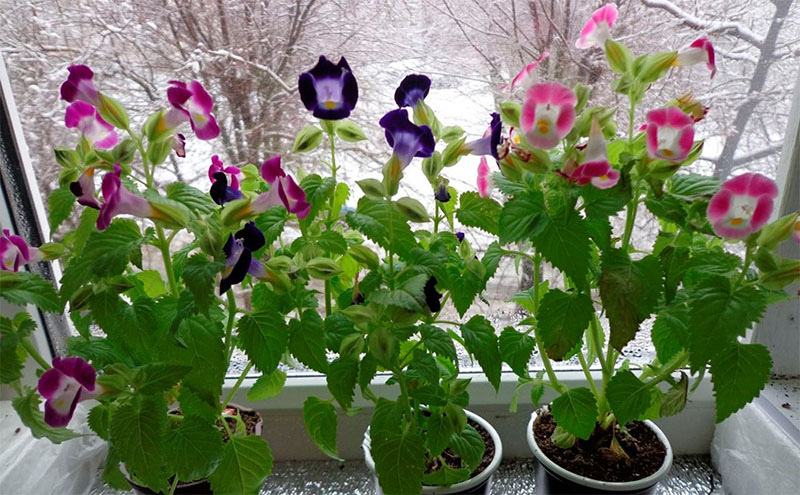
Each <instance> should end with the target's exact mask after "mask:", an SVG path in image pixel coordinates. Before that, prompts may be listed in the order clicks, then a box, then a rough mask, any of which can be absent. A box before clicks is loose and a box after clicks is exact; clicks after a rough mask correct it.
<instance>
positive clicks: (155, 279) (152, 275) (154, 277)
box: [134, 270, 167, 299]
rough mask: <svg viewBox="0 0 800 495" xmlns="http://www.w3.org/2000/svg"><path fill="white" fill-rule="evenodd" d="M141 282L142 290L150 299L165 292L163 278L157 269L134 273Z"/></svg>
mask: <svg viewBox="0 0 800 495" xmlns="http://www.w3.org/2000/svg"><path fill="white" fill-rule="evenodd" d="M134 276H135V277H136V279H138V280H139V281H140V282H141V283H142V290H144V293H145V294H146V295H147V297H149V298H151V299H156V298H158V297H159V296H163V295H164V294H166V293H167V288H166V286H165V285H164V280H163V279H162V278H161V274H160V273H159V272H158V270H144V271H141V272H136V275H134Z"/></svg>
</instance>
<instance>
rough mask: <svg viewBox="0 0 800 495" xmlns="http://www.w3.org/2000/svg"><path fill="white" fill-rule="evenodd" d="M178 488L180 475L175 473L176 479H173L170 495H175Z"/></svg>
mask: <svg viewBox="0 0 800 495" xmlns="http://www.w3.org/2000/svg"><path fill="white" fill-rule="evenodd" d="M177 487H178V473H175V477H174V478H173V479H172V485H170V487H169V495H173V494H174V493H175V488H177Z"/></svg>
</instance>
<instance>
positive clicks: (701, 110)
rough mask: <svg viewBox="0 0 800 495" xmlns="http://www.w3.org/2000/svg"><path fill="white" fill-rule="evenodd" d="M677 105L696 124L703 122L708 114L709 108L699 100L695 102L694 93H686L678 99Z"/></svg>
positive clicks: (676, 100)
mask: <svg viewBox="0 0 800 495" xmlns="http://www.w3.org/2000/svg"><path fill="white" fill-rule="evenodd" d="M675 105H676V106H677V107H678V108H680V109H681V110H682V111H683V113H685V114H686V115H688V116H690V117H691V118H692V120H694V121H695V122H699V121H701V120H703V117H705V115H706V113H708V107H707V106H705V105H703V103H702V102H700V101H699V100H695V98H694V95H692V93H684V94H682V95H681V96H679V97H678V98H676V99H675Z"/></svg>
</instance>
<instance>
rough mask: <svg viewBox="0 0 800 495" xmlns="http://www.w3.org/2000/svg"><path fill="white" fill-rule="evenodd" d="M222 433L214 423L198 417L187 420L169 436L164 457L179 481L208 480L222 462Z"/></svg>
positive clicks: (189, 417) (171, 431)
mask: <svg viewBox="0 0 800 495" xmlns="http://www.w3.org/2000/svg"><path fill="white" fill-rule="evenodd" d="M222 450H223V447H222V433H221V432H220V431H219V428H217V426H216V425H215V424H214V423H209V422H206V421H204V420H202V419H200V418H199V417H197V416H188V417H185V418H184V419H183V420H182V421H181V422H180V425H179V426H178V427H177V428H175V429H172V430H169V431H168V432H167V436H166V441H165V447H164V453H165V455H166V460H168V461H169V463H170V471H173V472H176V473H178V479H180V480H183V481H192V480H196V479H199V478H205V477H206V476H208V475H209V474H211V473H212V472H214V469H215V468H216V467H217V463H219V461H220V455H221V451H222Z"/></svg>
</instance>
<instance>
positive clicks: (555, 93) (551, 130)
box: [520, 82, 578, 149]
mask: <svg viewBox="0 0 800 495" xmlns="http://www.w3.org/2000/svg"><path fill="white" fill-rule="evenodd" d="M577 103H578V100H577V98H575V93H573V92H572V90H570V89H569V88H568V87H566V86H564V85H563V84H561V83H557V82H551V83H541V84H536V85H534V86H532V87H531V88H530V89H529V90H528V92H527V93H526V95H525V103H524V104H523V105H522V115H521V116H520V126H521V127H522V131H523V132H524V133H525V137H526V138H527V139H528V142H529V143H531V144H532V145H533V146H536V147H537V148H544V149H550V148H554V147H555V146H556V145H557V144H558V142H559V141H560V140H561V139H563V138H564V136H566V135H567V134H569V131H570V130H571V129H572V126H573V124H574V123H575V105H576V104H577Z"/></svg>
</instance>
